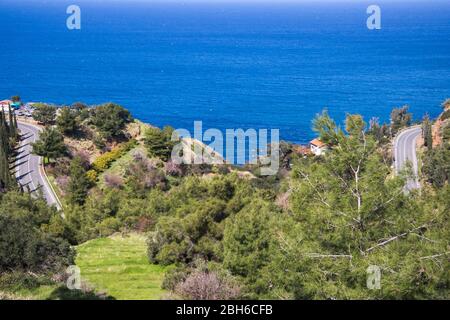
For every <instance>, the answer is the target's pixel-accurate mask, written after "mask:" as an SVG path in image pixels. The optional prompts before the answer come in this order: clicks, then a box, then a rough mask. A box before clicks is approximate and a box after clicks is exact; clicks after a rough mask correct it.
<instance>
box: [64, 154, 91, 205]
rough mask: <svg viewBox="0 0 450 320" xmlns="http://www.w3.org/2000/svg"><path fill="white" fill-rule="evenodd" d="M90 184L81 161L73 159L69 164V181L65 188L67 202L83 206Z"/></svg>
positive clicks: (76, 158) (77, 158)
mask: <svg viewBox="0 0 450 320" xmlns="http://www.w3.org/2000/svg"><path fill="white" fill-rule="evenodd" d="M89 186H90V182H89V179H88V177H87V176H86V169H85V168H84V167H83V160H82V159H81V158H80V157H75V158H74V159H73V160H72V161H71V163H70V181H69V185H68V186H67V193H68V195H69V202H70V203H71V204H74V205H75V204H78V205H82V204H84V201H85V200H86V196H87V194H88V191H89Z"/></svg>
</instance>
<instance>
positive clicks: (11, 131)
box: [8, 105, 16, 138]
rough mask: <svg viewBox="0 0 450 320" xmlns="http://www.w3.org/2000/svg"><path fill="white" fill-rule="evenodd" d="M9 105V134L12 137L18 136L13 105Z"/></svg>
mask: <svg viewBox="0 0 450 320" xmlns="http://www.w3.org/2000/svg"><path fill="white" fill-rule="evenodd" d="M8 107H9V136H10V137H11V138H13V137H15V136H16V129H15V128H14V120H13V111H12V109H11V105H9V106H8Z"/></svg>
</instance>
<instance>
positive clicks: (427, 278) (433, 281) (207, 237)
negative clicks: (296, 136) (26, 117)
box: [0, 103, 450, 299]
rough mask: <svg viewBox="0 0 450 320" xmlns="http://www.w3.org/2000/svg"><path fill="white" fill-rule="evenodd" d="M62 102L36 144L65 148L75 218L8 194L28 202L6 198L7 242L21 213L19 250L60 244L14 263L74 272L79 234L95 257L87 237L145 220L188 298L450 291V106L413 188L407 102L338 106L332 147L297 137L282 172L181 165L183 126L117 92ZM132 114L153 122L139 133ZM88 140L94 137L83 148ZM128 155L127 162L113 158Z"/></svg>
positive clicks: (330, 127) (153, 260) (57, 175)
mask: <svg viewBox="0 0 450 320" xmlns="http://www.w3.org/2000/svg"><path fill="white" fill-rule="evenodd" d="M47 109H48V108H47V106H46V107H45V108H43V110H44V111H45V112H44V113H45V114H51V113H52V112H49V111H48V110H47ZM56 114H57V116H56V118H54V119H52V120H49V119H47V120H49V121H46V122H47V128H46V129H45V131H44V132H43V135H42V136H41V139H40V141H38V142H37V143H36V144H35V152H36V153H38V152H39V154H41V155H43V156H45V157H48V158H50V159H53V160H54V159H58V161H56V162H55V161H52V162H51V163H50V164H49V165H48V172H49V173H50V175H51V176H52V177H53V178H54V181H55V184H56V186H57V187H58V190H59V193H60V194H61V195H62V196H63V202H64V218H61V217H60V216H59V215H57V214H56V213H55V211H54V209H49V208H47V207H46V206H45V205H44V204H43V200H42V199H37V200H33V199H31V198H30V197H28V196H25V195H20V194H19V193H17V192H13V191H11V192H10V193H7V194H5V195H3V198H2V206H3V203H5V208H7V207H8V206H13V208H15V209H14V213H7V212H6V211H4V212H3V211H1V210H0V217H1V219H10V220H4V221H5V223H7V224H8V225H9V227H8V228H10V229H8V230H11V232H9V233H8V235H5V238H4V239H5V240H3V238H2V240H1V241H2V242H3V241H5V243H7V241H16V238H17V237H18V238H20V239H22V238H24V237H25V236H24V235H23V234H22V232H17V234H14V232H13V231H14V230H15V229H14V228H16V227H15V226H16V225H15V224H13V223H11V221H12V220H11V219H15V220H14V221H17V222H15V223H17V226H21V228H22V226H23V230H31V229H32V230H33V232H29V233H28V235H27V237H28V238H26V237H25V239H31V240H29V241H28V240H27V241H22V240H20V241H19V240H17V245H18V246H22V247H21V249H20V250H22V251H18V252H25V251H27V250H30V249H29V248H30V247H29V246H31V248H35V247H33V246H39V247H40V248H42V250H43V251H42V252H46V253H47V252H48V255H44V256H43V258H41V259H40V260H39V259H34V258H33V256H32V255H31V256H28V255H23V254H22V255H20V256H21V257H19V255H17V257H16V258H15V260H13V261H14V262H8V261H9V260H6V258H4V259H5V260H4V261H6V262H2V263H5V265H7V266H8V268H9V270H16V269H17V270H19V269H23V270H28V269H29V270H38V271H41V272H44V273H46V272H55V273H57V272H60V271H58V270H59V269H61V267H62V266H63V265H68V264H70V263H71V262H70V261H71V259H73V255H72V252H71V250H69V248H68V244H69V243H70V244H71V245H81V247H80V249H79V250H80V251H79V253H80V256H79V260H78V261H80V263H81V264H83V263H84V264H86V266H87V267H89V264H88V263H86V259H87V258H86V257H87V256H88V257H89V259H96V258H95V257H94V255H92V254H91V255H89V254H90V253H89V252H87V248H89V247H92V246H94V244H96V243H99V244H100V243H103V242H108V243H109V241H111V240H107V239H99V240H94V242H88V243H87V244H86V246H85V245H83V244H84V243H86V241H89V240H92V239H97V238H105V237H108V236H111V235H114V234H116V233H118V232H120V233H122V234H126V233H130V232H131V233H132V234H136V233H138V234H140V235H141V236H140V237H143V236H145V237H147V245H146V246H147V248H146V251H147V258H148V261H147V262H145V263H149V264H151V268H149V270H150V269H151V270H156V269H158V270H160V271H161V270H165V276H164V281H163V285H162V287H163V289H165V290H167V291H168V292H171V294H172V295H173V297H175V298H180V297H181V298H187V299H236V298H255V299H262V298H273V299H356V298H359V299H426V298H438V299H448V298H449V295H448V294H449V291H448V290H449V280H450V278H449V273H448V272H449V271H448V270H449V268H448V267H449V266H448V245H449V243H448V239H449V233H448V232H449V228H448V227H449V226H448V221H449V213H450V189H449V188H450V187H449V185H448V177H449V173H448V163H450V159H449V153H448V150H450V147H449V145H450V133H449V130H450V129H449V128H450V126H449V125H448V123H447V122H446V120H445V119H442V120H443V121H444V122H443V127H442V132H441V133H439V134H440V136H439V137H441V138H442V141H443V143H442V144H441V145H439V146H433V141H434V140H436V138H437V137H434V136H433V134H434V133H433V126H432V121H431V119H429V118H428V117H426V118H425V119H424V121H423V128H424V144H425V145H426V147H427V149H426V151H425V154H424V159H423V167H422V171H423V177H424V179H425V180H426V181H424V182H423V183H424V188H423V189H422V190H421V191H420V192H405V190H404V185H405V181H406V179H407V178H408V176H409V174H410V172H409V171H408V170H405V172H403V174H402V175H400V176H394V175H393V174H392V157H391V151H390V148H391V141H392V138H393V137H394V135H395V134H396V133H397V132H398V131H399V130H401V129H402V128H404V127H406V126H409V125H410V124H411V121H412V116H411V114H410V113H409V112H408V108H407V107H401V108H398V109H394V110H393V111H392V113H391V122H390V123H389V124H380V123H379V122H378V120H377V119H372V120H370V122H369V124H367V123H366V122H365V121H364V119H363V118H362V116H360V115H357V114H355V115H347V117H346V121H345V126H344V129H341V127H340V126H339V125H338V124H336V123H335V122H334V120H333V119H331V118H330V116H329V115H328V114H327V113H326V112H323V113H322V114H320V115H317V117H316V118H315V119H314V122H313V127H314V129H315V130H316V132H317V133H318V135H319V136H320V138H321V140H322V141H324V142H326V143H327V144H329V146H330V147H331V148H330V150H329V151H328V152H327V153H326V154H325V155H324V156H321V157H313V156H311V155H309V154H307V153H306V154H305V153H297V152H295V151H294V150H295V148H294V147H293V146H292V145H290V144H289V143H285V142H283V143H281V145H280V148H281V150H280V154H281V159H280V166H281V168H280V172H279V174H278V175H277V176H273V177H261V176H259V174H258V173H259V169H258V166H245V167H243V168H234V167H232V166H228V165H221V166H219V165H214V166H211V165H192V166H185V165H178V164H175V163H173V162H171V161H170V152H171V149H172V147H173V142H172V141H171V139H170V138H171V136H172V132H173V129H172V128H170V127H167V128H164V129H163V130H160V129H158V128H152V127H149V126H142V125H141V124H138V123H137V122H136V121H134V120H133V119H132V118H131V116H130V114H129V113H128V111H126V110H125V109H123V108H122V107H120V106H118V105H115V104H111V103H108V104H105V105H101V106H94V107H87V106H85V105H84V104H82V103H76V104H74V105H73V106H72V107H71V108H63V109H61V110H59V112H56V111H55V115H56ZM41 122H42V123H44V121H41ZM53 123H55V124H56V127H51V125H52V124H53ZM132 124H137V126H138V127H139V130H137V133H135V134H132V133H131V129H130V126H131V125H132ZM141 128H143V130H144V131H143V132H141ZM71 141H73V142H74V143H71ZM81 143H83V144H84V145H86V146H88V147H85V148H84V149H83V150H80V149H76V146H78V145H80V144H81ZM114 163H121V168H119V169H118V170H117V168H114V170H113V167H114ZM427 181H428V182H429V183H427ZM3 199H5V201H3ZM11 199H20V200H14V201H13V200H11ZM31 214H32V215H33V218H32V219H31V218H30V217H29V215H31ZM26 217H28V218H26ZM2 221H3V220H2ZM2 236H3V235H2ZM14 237H16V238H14ZM30 237H31V238H30ZM141 239H142V238H141ZM139 246H140V247H142V243H140V244H139ZM47 248H52V250H49V249H47ZM54 248H57V250H56V249H54ZM83 248H85V249H83ZM17 250H19V249H17ZM55 250H56V251H55ZM31 251H33V250H31ZM5 252H7V251H5ZM52 252H58V257H54V256H52V255H51V253H52ZM25 259H26V260H25ZM42 259H43V260H42ZM99 259H100V258H99ZM101 259H105V258H104V257H101ZM102 261H103V260H102ZM7 263H9V265H8V264H7ZM149 266H150V265H149ZM372 266H377V267H378V268H380V270H381V275H382V276H381V287H380V288H379V289H375V290H373V289H368V287H367V283H366V281H367V274H368V273H367V270H368V269H370V268H371V267H372ZM139 268H141V267H139ZM155 268H156V269H155ZM149 272H151V271H149ZM159 276H160V277H161V276H162V275H161V274H159ZM88 277H91V281H92V282H96V281H106V282H103V283H104V285H103V286H111V288H113V287H114V289H111V292H108V293H109V294H112V291H114V290H116V289H117V287H115V286H114V284H112V283H111V282H110V281H109V282H108V281H107V279H104V278H101V277H100V278H99V277H97V278H96V276H95V275H93V274H90V275H89V276H88ZM114 277H117V275H114ZM140 279H141V280H140V281H142V279H143V278H140ZM117 281H119V279H118V280H117ZM127 281H128V280H127ZM139 285H140V284H139ZM101 289H102V290H103V289H104V288H101ZM119 291H120V290H119ZM119 291H118V292H119ZM120 294H122V293H117V295H120ZM127 294H129V293H127ZM118 297H119V296H118Z"/></svg>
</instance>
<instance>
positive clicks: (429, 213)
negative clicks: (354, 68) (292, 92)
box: [259, 124, 448, 299]
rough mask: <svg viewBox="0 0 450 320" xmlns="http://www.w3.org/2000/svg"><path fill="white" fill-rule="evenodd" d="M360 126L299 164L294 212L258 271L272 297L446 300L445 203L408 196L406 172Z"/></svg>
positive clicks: (292, 197)
mask: <svg viewBox="0 0 450 320" xmlns="http://www.w3.org/2000/svg"><path fill="white" fill-rule="evenodd" d="M356 127H357V128H358V129H356V128H355V131H354V134H352V135H348V136H342V137H340V139H339V143H338V145H337V147H336V148H333V149H332V150H331V151H330V152H329V153H328V154H327V155H326V157H325V158H324V159H323V160H322V161H317V160H314V159H313V160H310V159H303V160H301V161H300V162H298V163H297V164H296V165H295V166H294V170H293V175H292V181H291V190H292V192H291V195H290V205H291V208H292V209H291V210H292V214H291V215H290V216H287V217H286V218H285V220H286V222H285V223H283V224H282V226H281V227H280V228H279V229H276V230H274V231H273V232H274V233H275V235H276V237H275V238H276V244H275V245H274V246H276V247H277V248H278V250H273V251H272V252H273V254H274V256H273V257H272V258H271V259H270V262H268V265H267V268H266V271H265V272H261V273H260V274H259V276H260V277H261V278H262V279H265V282H266V284H267V286H266V288H267V290H268V292H270V295H271V296H272V297H277V296H278V297H279V296H281V297H286V298H297V299H351V298H353V299H361V298H364V299H367V298H397V299H399V298H416V299H420V298H423V297H426V296H428V297H431V296H433V297H441V298H442V297H443V296H444V295H445V290H444V289H443V288H445V282H446V272H445V271H444V269H442V268H440V267H439V265H444V264H445V263H446V262H445V260H446V259H447V257H446V255H445V252H446V251H448V249H446V246H447V245H448V242H447V241H442V236H443V234H444V233H445V231H443V230H445V228H448V222H447V223H446V222H444V221H445V219H446V218H445V215H446V209H445V208H444V206H443V205H438V206H437V207H436V208H435V209H434V210H430V208H429V207H427V206H428V205H427V204H425V203H422V202H421V201H419V200H417V197H418V196H417V195H414V194H406V193H405V192H404V184H405V181H406V177H399V178H391V177H389V176H390V174H391V168H390V166H389V164H386V163H384V162H383V161H382V159H381V156H380V154H379V152H378V151H377V150H378V146H377V143H376V142H375V141H374V139H373V138H372V137H371V136H368V135H366V134H365V132H364V126H363V125H361V124H359V125H358V126H356ZM357 131H360V132H359V134H357ZM447 215H448V214H447ZM438 221H439V222H438ZM425 239H426V240H425ZM430 257H435V258H433V259H436V260H435V261H433V259H431V258H430ZM430 259H431V260H430ZM370 266H376V267H377V268H379V270H381V273H382V280H381V281H382V282H381V288H380V289H379V290H370V288H368V287H367V279H368V272H369V271H368V269H370V268H369V267H370ZM370 270H371V269H370Z"/></svg>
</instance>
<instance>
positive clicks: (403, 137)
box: [394, 127, 422, 190]
mask: <svg viewBox="0 0 450 320" xmlns="http://www.w3.org/2000/svg"><path fill="white" fill-rule="evenodd" d="M421 134H422V128H420V127H412V128H409V129H406V130H404V131H402V132H401V133H400V134H399V135H398V136H397V137H396V138H395V141H394V157H395V158H394V159H395V172H396V173H399V172H400V171H401V170H402V169H403V168H404V167H405V165H406V163H407V162H410V163H411V165H412V169H413V173H414V177H413V178H410V179H408V181H407V182H406V186H405V188H406V189H407V190H414V189H419V188H420V184H419V180H418V178H417V177H418V165H417V154H416V142H417V138H418V137H419V136H420V135H421Z"/></svg>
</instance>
